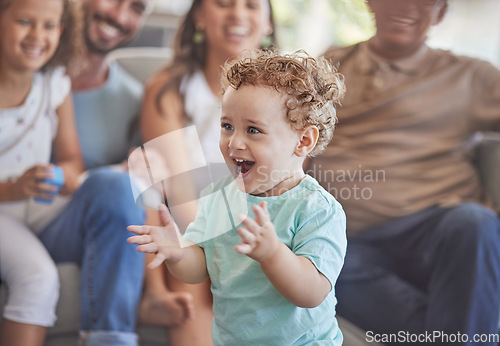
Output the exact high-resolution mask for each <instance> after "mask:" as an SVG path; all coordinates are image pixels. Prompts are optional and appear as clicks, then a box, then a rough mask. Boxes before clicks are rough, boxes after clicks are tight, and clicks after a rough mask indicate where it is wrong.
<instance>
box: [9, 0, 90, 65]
mask: <svg viewBox="0 0 500 346" xmlns="http://www.w3.org/2000/svg"><path fill="white" fill-rule="evenodd" d="M13 1H15V0H0V15H1V14H2V13H3V11H5V10H6V9H7V8H8V7H9V6H10V5H11V4H12V2H13ZM61 1H62V2H63V5H64V8H63V14H62V17H61V26H62V28H63V31H62V34H61V37H60V39H59V46H58V47H57V49H56V51H55V53H54V56H52V58H51V59H50V60H49V61H48V62H47V63H46V64H45V65H44V66H43V67H42V70H46V69H50V68H53V67H56V66H64V67H65V68H66V70H67V71H68V72H76V71H78V70H79V69H80V68H81V61H82V60H81V59H82V57H83V53H84V42H83V35H82V28H83V17H82V10H81V4H80V3H81V1H80V0H61Z"/></svg>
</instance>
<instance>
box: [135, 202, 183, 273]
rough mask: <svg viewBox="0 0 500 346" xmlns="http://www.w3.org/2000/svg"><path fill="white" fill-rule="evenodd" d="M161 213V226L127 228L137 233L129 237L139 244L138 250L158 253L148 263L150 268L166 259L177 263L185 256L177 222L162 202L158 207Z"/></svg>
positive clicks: (168, 261)
mask: <svg viewBox="0 0 500 346" xmlns="http://www.w3.org/2000/svg"><path fill="white" fill-rule="evenodd" d="M158 212H159V214H160V222H161V225H162V226H161V227H160V226H147V225H144V226H136V225H133V226H128V227H127V230H129V231H130V232H133V233H135V234H137V235H135V236H132V237H130V238H128V242H129V243H131V244H137V245H139V246H138V247H137V251H140V252H146V253H154V254H156V255H155V257H154V258H153V260H152V261H151V262H150V263H149V264H148V268H150V269H153V268H156V267H158V266H159V265H160V264H162V263H163V262H164V261H166V262H167V263H177V262H179V261H180V260H182V259H183V257H184V250H183V249H182V248H181V246H180V244H181V241H182V240H181V234H180V232H179V228H178V227H177V225H176V224H175V222H174V220H173V219H172V216H171V215H170V213H169V212H168V209H167V207H166V206H165V205H164V204H162V205H160V207H159V208H158Z"/></svg>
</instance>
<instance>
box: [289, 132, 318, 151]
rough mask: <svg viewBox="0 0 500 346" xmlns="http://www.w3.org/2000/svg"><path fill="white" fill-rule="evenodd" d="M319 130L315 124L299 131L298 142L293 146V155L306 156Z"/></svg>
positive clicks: (312, 146) (314, 142) (316, 138)
mask: <svg viewBox="0 0 500 346" xmlns="http://www.w3.org/2000/svg"><path fill="white" fill-rule="evenodd" d="M318 137H319V130H318V128H317V127H316V126H313V125H311V126H308V127H306V128H305V129H304V130H302V132H300V137H299V142H298V143H297V147H296V148H295V151H294V153H295V155H297V156H298V157H306V156H307V154H309V153H310V152H311V151H312V150H313V149H314V147H315V146H316V143H317V142H318Z"/></svg>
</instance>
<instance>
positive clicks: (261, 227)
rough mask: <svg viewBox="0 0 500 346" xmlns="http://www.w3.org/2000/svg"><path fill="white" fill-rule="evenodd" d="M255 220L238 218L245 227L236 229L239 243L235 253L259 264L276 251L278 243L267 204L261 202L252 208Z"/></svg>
mask: <svg viewBox="0 0 500 346" xmlns="http://www.w3.org/2000/svg"><path fill="white" fill-rule="evenodd" d="M252 209H253V211H254V213H255V220H253V219H251V218H249V217H244V216H240V220H241V222H242V223H243V225H244V226H245V227H240V228H238V234H239V235H240V237H241V243H240V244H239V245H236V247H235V249H236V251H237V252H239V253H241V254H244V255H247V256H248V257H250V258H252V259H254V260H256V261H257V262H259V263H263V262H265V261H266V260H267V259H269V258H272V256H273V255H274V254H275V252H276V251H277V249H278V247H279V244H280V241H279V239H278V236H277V235H276V230H275V229H274V225H273V223H272V222H271V219H270V217H269V212H268V210H267V203H266V202H265V201H262V202H261V203H260V204H258V205H254V206H253V208H252Z"/></svg>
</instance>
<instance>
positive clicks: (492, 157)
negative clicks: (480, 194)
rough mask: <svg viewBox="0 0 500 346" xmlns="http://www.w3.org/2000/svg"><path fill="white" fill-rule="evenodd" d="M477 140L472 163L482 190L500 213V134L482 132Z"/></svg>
mask: <svg viewBox="0 0 500 346" xmlns="http://www.w3.org/2000/svg"><path fill="white" fill-rule="evenodd" d="M478 139H479V141H478V143H477V145H476V147H475V149H474V156H475V158H474V162H475V164H476V166H477V168H478V171H479V176H480V178H481V183H482V185H483V188H484V190H485V191H486V192H487V193H488V194H489V196H490V197H491V198H492V200H493V204H494V207H495V209H496V210H497V211H500V133H498V132H482V133H480V134H479V135H478Z"/></svg>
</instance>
